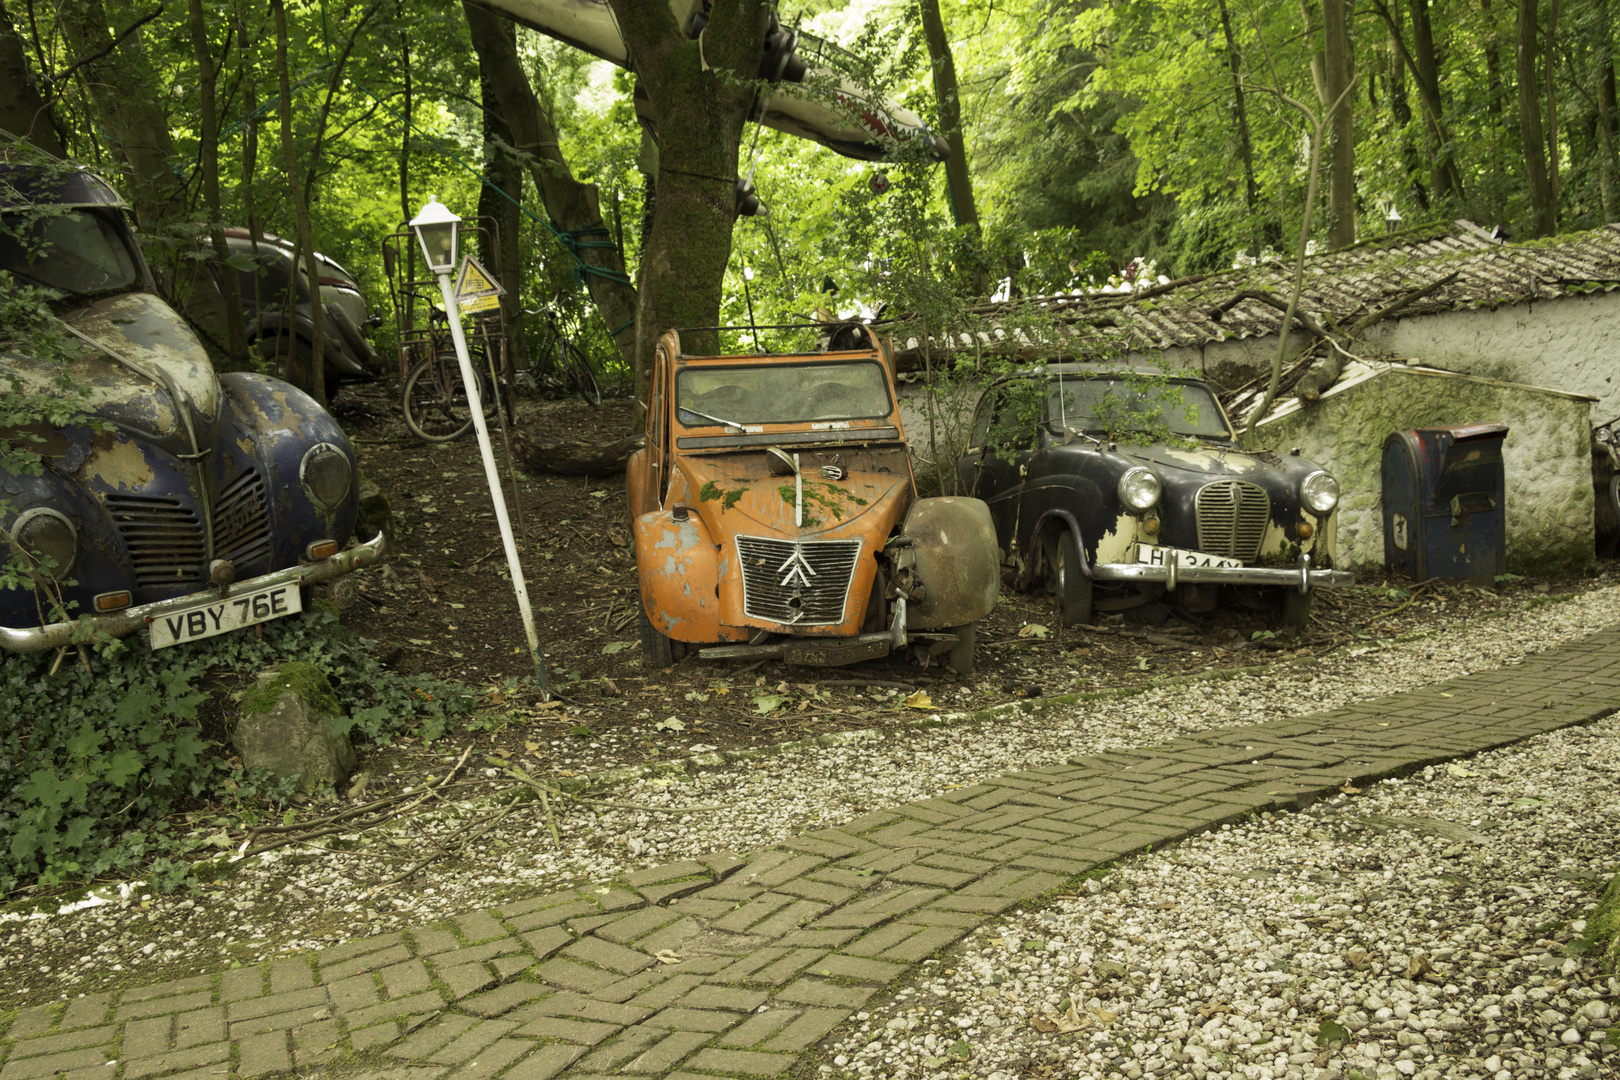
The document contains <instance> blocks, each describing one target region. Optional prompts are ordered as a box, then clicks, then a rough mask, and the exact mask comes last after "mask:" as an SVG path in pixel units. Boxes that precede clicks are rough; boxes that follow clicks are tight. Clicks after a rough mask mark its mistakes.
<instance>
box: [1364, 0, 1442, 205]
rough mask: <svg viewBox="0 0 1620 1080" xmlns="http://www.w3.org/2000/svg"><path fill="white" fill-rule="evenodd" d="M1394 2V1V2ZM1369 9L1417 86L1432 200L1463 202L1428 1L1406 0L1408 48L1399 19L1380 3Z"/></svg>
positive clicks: (1376, 1)
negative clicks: (1409, 26) (1429, 158)
mask: <svg viewBox="0 0 1620 1080" xmlns="http://www.w3.org/2000/svg"><path fill="white" fill-rule="evenodd" d="M1394 2H1398V0H1394ZM1372 4H1373V7H1374V8H1375V9H1376V10H1377V11H1378V14H1379V15H1380V16H1381V17H1382V18H1383V20H1384V23H1385V25H1387V26H1388V27H1389V40H1390V44H1392V45H1394V46H1395V49H1396V51H1397V52H1398V53H1400V56H1401V63H1403V64H1405V65H1406V69H1407V70H1408V71H1410V72H1411V73H1412V81H1413V82H1414V83H1416V84H1417V88H1418V101H1419V102H1421V103H1422V105H1423V118H1424V121H1425V124H1426V126H1427V127H1428V129H1429V138H1430V139H1431V140H1432V142H1433V144H1434V145H1433V147H1432V157H1433V159H1434V165H1433V175H1434V194H1435V198H1436V199H1441V200H1444V199H1447V198H1455V199H1456V200H1457V201H1458V202H1461V201H1463V199H1464V195H1463V182H1462V172H1461V171H1460V170H1459V169H1458V168H1457V163H1456V162H1455V161H1454V160H1452V152H1451V135H1450V133H1449V132H1448V131H1447V130H1446V123H1445V103H1444V102H1443V100H1442V99H1441V97H1440V60H1439V57H1438V56H1437V55H1436V53H1435V49H1434V31H1433V29H1432V28H1431V27H1430V25H1429V4H1428V0H1410V11H1411V15H1412V47H1411V48H1407V45H1406V39H1405V37H1404V36H1403V35H1402V33H1401V26H1400V22H1399V20H1397V19H1396V18H1395V13H1394V12H1393V11H1392V10H1391V9H1390V8H1389V7H1388V6H1386V5H1385V4H1384V2H1383V0H1372Z"/></svg>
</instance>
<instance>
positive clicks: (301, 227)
mask: <svg viewBox="0 0 1620 1080" xmlns="http://www.w3.org/2000/svg"><path fill="white" fill-rule="evenodd" d="M270 10H271V11H273V12H274V13H275V17H276V78H277V79H278V80H279V81H280V83H281V100H280V102H279V103H278V104H279V109H278V110H277V111H278V112H279V113H280V115H281V153H282V158H283V160H284V161H285V162H286V167H287V187H288V192H289V194H290V195H291V196H292V210H293V219H294V221H295V222H296V225H297V229H298V238H297V250H298V257H299V258H300V259H302V260H303V263H304V269H305V271H306V272H307V273H308V274H309V318H310V337H311V338H312V340H311V342H310V350H309V383H310V386H309V393H310V396H312V397H313V398H314V399H315V400H316V401H318V402H319V403H320V404H321V405H323V406H324V405H325V404H326V305H324V304H322V303H321V283H320V280H319V276H318V271H317V270H316V267H315V245H314V243H313V242H312V241H311V239H310V233H309V206H308V204H307V203H306V202H305V200H304V184H303V181H302V179H301V176H300V173H299V171H298V146H297V143H296V141H295V140H294V138H293V122H292V77H291V74H290V73H289V71H288V68H287V8H286V5H285V4H284V3H283V0H270ZM310 168H311V170H313V169H314V163H313V161H312V162H311V163H310ZM287 356H288V358H289V363H290V362H291V357H292V353H291V352H288V354H287ZM284 374H286V373H284Z"/></svg>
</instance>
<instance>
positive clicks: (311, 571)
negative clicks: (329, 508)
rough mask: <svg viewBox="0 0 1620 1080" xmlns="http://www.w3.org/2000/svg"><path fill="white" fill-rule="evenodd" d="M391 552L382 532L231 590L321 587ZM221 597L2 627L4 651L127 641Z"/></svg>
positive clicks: (177, 599) (203, 595) (211, 594)
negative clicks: (328, 555) (85, 638)
mask: <svg viewBox="0 0 1620 1080" xmlns="http://www.w3.org/2000/svg"><path fill="white" fill-rule="evenodd" d="M386 549H387V543H386V542H385V541H384V539H383V536H382V534H381V533H378V534H377V537H376V538H375V539H374V540H371V541H370V542H368V543H364V544H359V545H356V546H355V547H352V548H349V549H348V550H347V551H340V552H338V553H337V554H336V555H333V556H332V557H331V558H330V559H322V560H321V561H320V562H317V563H300V564H299V565H297V566H289V567H287V568H286V569H284V570H276V571H273V572H271V573H268V574H264V575H261V576H259V577H256V578H247V579H245V580H243V581H238V582H236V583H234V584H233V585H231V591H232V592H242V591H253V590H257V589H265V588H273V587H275V586H277V585H317V584H319V583H321V582H323V581H330V580H332V579H333V578H339V577H342V576H343V575H344V574H349V573H353V572H354V571H356V570H359V569H360V568H361V567H363V566H370V565H371V564H372V563H374V562H376V561H377V560H378V559H380V558H381V557H382V555H383V552H384V551H385V550H386ZM218 596H219V592H218V590H216V589H204V590H202V591H201V592H194V593H190V594H188V595H186V596H172V597H170V598H169V599H167V600H158V601H156V602H154V603H151V604H142V605H141V606H139V607H132V608H125V609H124V610H123V611H117V612H114V613H112V614H110V615H91V616H87V617H85V618H81V619H75V620H73V621H72V622H59V623H51V624H50V625H48V626H36V627H32V628H29V629H15V628H12V627H9V626H0V649H5V650H7V651H8V652H15V653H36V652H44V651H45V650H47V649H59V648H62V647H63V646H65V645H71V644H73V642H74V640H75V638H76V637H79V635H81V634H84V633H85V632H88V634H89V635H90V637H91V639H92V640H93V639H96V638H120V637H126V636H128V635H130V634H133V633H134V632H135V631H137V630H140V629H141V628H143V627H145V626H146V625H148V624H149V623H151V622H152V621H153V620H154V619H158V618H161V617H162V616H164V615H168V614H173V613H174V612H177V611H182V610H184V609H186V608H189V607H192V606H194V605H196V604H199V603H205V602H207V601H208V600H211V599H215V598H217V597H218ZM81 640H82V639H81Z"/></svg>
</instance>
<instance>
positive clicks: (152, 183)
mask: <svg viewBox="0 0 1620 1080" xmlns="http://www.w3.org/2000/svg"><path fill="white" fill-rule="evenodd" d="M59 10H60V12H61V15H60V18H59V19H58V21H57V26H58V28H59V29H60V30H61V32H62V34H63V36H64V37H66V38H67V40H68V43H69V45H70V47H71V50H72V53H73V55H74V57H75V63H77V64H79V65H80V66H79V67H78V70H77V72H76V74H79V75H82V76H83V78H84V80H85V85H86V86H87V87H88V88H89V91H90V96H91V99H92V100H93V102H94V106H95V113H96V117H97V119H98V120H99V121H100V126H101V128H102V129H103V130H104V131H105V133H106V137H107V139H108V141H109V142H110V143H111V144H112V146H113V148H114V150H115V151H116V152H117V153H118V154H119V155H120V156H121V157H122V159H123V164H124V166H125V168H126V169H127V173H128V189H127V190H128V192H129V195H130V197H131V201H132V202H133V203H134V205H135V209H136V212H137V213H138V214H139V215H140V217H141V220H142V222H143V223H144V224H146V225H147V226H148V227H150V228H152V229H154V231H155V230H157V229H160V228H161V227H162V226H164V225H167V224H171V223H175V222H180V221H185V220H187V219H188V218H189V217H190V216H191V209H190V206H189V205H188V193H187V191H186V186H185V184H184V183H183V182H182V181H181V179H180V177H179V176H178V174H176V172H175V171H174V169H172V168H170V166H169V162H170V160H171V159H172V158H173V157H174V156H175V152H174V142H173V140H171V139H170V137H169V118H168V115H167V113H165V112H164V110H163V106H162V103H163V102H164V101H166V100H167V99H168V96H169V92H168V88H167V87H165V86H163V85H162V84H161V82H160V80H159V76H158V74H157V69H156V68H155V67H154V66H153V64H152V62H151V60H150V58H149V57H148V56H147V54H146V50H145V48H144V47H143V45H142V43H141V36H140V33H139V32H138V31H137V32H135V33H129V34H126V35H124V36H122V39H121V40H119V41H118V44H117V47H116V48H115V47H113V44H114V41H115V39H114V38H112V37H111V36H109V34H108V30H107V28H108V26H109V25H111V20H110V19H109V18H108V17H107V13H106V10H105V9H104V8H103V7H102V3H101V0H65V2H64V3H63V4H62V5H61V7H60V8H59ZM168 269H169V271H170V275H169V278H170V280H169V285H170V292H171V294H172V296H171V298H172V299H173V301H174V303H175V305H176V306H177V307H179V308H180V309H181V311H182V312H183V313H184V314H185V316H186V318H188V319H189V320H191V322H192V324H193V325H194V326H195V327H196V329H197V332H198V336H199V337H200V338H201V339H202V340H203V343H204V344H205V345H206V346H208V348H209V349H210V352H211V354H212V355H213V357H214V358H215V359H216V360H217V359H221V358H224V357H226V356H227V349H226V345H225V342H226V341H228V340H229V330H227V329H226V327H227V325H228V320H230V319H239V318H241V313H240V310H238V311H230V310H228V309H227V308H226V306H225V301H224V298H223V297H222V296H221V295H220V291H219V286H218V284H217V283H216V282H215V281H214V277H213V275H212V274H210V273H209V272H208V269H207V268H206V267H205V266H203V265H202V264H201V263H199V262H197V261H196V260H195V259H189V258H180V259H177V260H175V261H173V262H172V263H171V264H170V266H169V268H168Z"/></svg>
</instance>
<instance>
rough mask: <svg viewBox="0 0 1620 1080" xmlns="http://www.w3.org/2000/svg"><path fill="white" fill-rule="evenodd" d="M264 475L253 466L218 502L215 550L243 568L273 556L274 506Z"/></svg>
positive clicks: (232, 483) (220, 555)
mask: <svg viewBox="0 0 1620 1080" xmlns="http://www.w3.org/2000/svg"><path fill="white" fill-rule="evenodd" d="M264 490H265V489H264V477H262V476H260V475H259V474H258V472H256V471H255V470H253V469H249V470H248V471H246V472H244V473H243V474H242V475H241V476H238V477H237V478H236V479H235V480H232V481H231V482H230V483H229V484H227V485H225V489H224V490H223V491H221V492H220V493H219V498H218V500H217V501H216V502H215V503H214V552H215V554H216V555H217V556H218V557H219V558H221V559H229V560H230V561H231V562H232V563H234V564H235V565H236V566H237V567H238V568H239V569H240V568H241V567H251V566H254V565H256V564H258V563H262V562H264V561H266V560H267V559H268V558H269V557H270V507H269V505H268V503H267V502H266V500H265V494H264Z"/></svg>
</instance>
